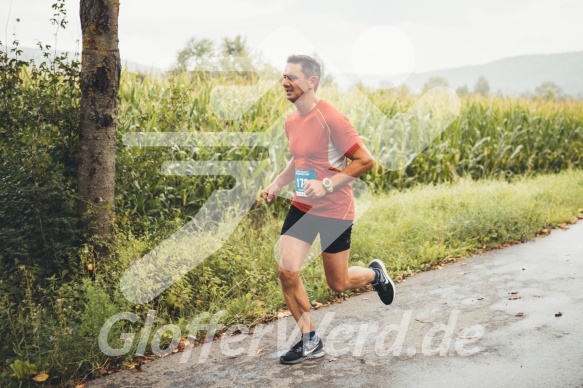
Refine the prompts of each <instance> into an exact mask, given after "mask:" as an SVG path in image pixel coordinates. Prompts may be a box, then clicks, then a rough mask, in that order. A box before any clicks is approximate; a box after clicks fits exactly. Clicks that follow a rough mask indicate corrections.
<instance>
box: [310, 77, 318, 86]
mask: <svg viewBox="0 0 583 388" xmlns="http://www.w3.org/2000/svg"><path fill="white" fill-rule="evenodd" d="M317 84H318V77H316V76H315V75H313V76H311V77H310V86H311V87H312V89H314V88H315V87H316V85H317Z"/></svg>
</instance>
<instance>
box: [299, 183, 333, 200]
mask: <svg viewBox="0 0 583 388" xmlns="http://www.w3.org/2000/svg"><path fill="white" fill-rule="evenodd" d="M304 192H305V193H306V197H308V198H310V199H318V198H322V197H323V196H325V195H326V193H328V192H327V191H326V189H325V188H324V186H323V185H322V181H318V180H315V179H312V180H309V181H306V183H304Z"/></svg>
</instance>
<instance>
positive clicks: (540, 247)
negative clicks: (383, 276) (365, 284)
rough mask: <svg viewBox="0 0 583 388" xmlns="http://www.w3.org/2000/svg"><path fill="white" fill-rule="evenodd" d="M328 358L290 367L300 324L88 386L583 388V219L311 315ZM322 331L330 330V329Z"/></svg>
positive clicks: (289, 322)
mask: <svg viewBox="0 0 583 388" xmlns="http://www.w3.org/2000/svg"><path fill="white" fill-rule="evenodd" d="M313 317H314V320H315V322H322V323H320V325H319V326H317V327H318V331H319V334H320V336H321V337H322V338H323V339H324V344H325V348H326V350H327V354H326V355H325V356H324V357H323V358H320V359H317V360H308V361H305V362H304V363H301V364H298V365H293V366H283V365H280V364H279V362H278V357H279V354H281V353H282V352H284V351H285V350H286V349H287V347H288V346H289V345H290V344H293V343H295V342H296V341H297V339H298V338H299V336H298V335H297V333H293V332H292V330H293V329H294V328H295V326H294V322H293V318H291V317H287V318H283V319H280V320H278V321H276V322H274V323H271V324H269V325H265V326H259V327H256V328H255V329H254V330H252V332H251V333H249V334H248V335H244V334H242V335H234V336H229V337H225V338H224V339H222V340H220V341H213V342H209V343H208V344H207V345H206V347H204V346H203V347H197V348H194V349H191V352H190V353H188V352H187V353H176V354H172V355H169V356H168V357H164V358H162V359H159V360H156V361H154V362H151V363H149V364H145V365H144V366H143V367H142V370H143V371H142V372H130V371H122V372H119V373H115V374H113V375H110V376H107V377H105V378H101V379H98V380H95V381H92V382H90V383H89V384H88V387H127V386H132V387H137V386H148V387H150V386H151V387H170V386H172V387H195V386H203V385H204V386H209V387H210V386H212V387H215V386H216V387H225V386H228V387H230V386H323V387H335V386H343V387H345V386H350V387H379V386H382V387H386V386H394V387H438V386H439V387H440V386H446V387H458V386H477V387H508V386H519V387H548V386H552V387H562V386H566V387H583V324H582V323H583V222H579V223H578V224H575V225H571V227H570V229H569V230H567V231H563V230H560V229H557V230H553V231H552V233H551V234H550V235H549V236H547V237H545V238H537V239H535V240H533V241H530V242H527V243H524V244H518V245H514V246H511V247H508V248H504V249H501V250H494V251H489V252H486V253H484V254H481V255H476V256H473V257H471V258H468V259H466V260H463V261H460V262H457V263H454V264H451V265H447V266H445V267H444V268H443V269H440V270H433V271H429V272H425V273H422V274H419V275H416V276H414V277H411V278H408V279H407V280H406V281H405V282H402V283H400V284H397V297H396V300H395V302H394V304H393V305H391V306H384V305H383V304H382V303H381V302H380V300H379V299H378V296H377V295H376V293H374V292H368V293H364V294H362V295H360V296H357V297H353V298H350V299H348V300H346V301H345V302H344V303H340V304H335V305H333V306H330V307H325V308H320V309H318V310H315V311H313ZM324 326H326V327H324Z"/></svg>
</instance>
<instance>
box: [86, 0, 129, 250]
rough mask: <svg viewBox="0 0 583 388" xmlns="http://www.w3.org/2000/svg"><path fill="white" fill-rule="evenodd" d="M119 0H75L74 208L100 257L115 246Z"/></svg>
mask: <svg viewBox="0 0 583 388" xmlns="http://www.w3.org/2000/svg"><path fill="white" fill-rule="evenodd" d="M118 13H119V0H81V4H80V16H81V30H82V37H83V52H82V57H81V58H82V59H81V74H80V87H81V121H80V128H79V197H80V200H79V207H78V211H79V213H80V217H81V219H82V223H83V227H84V229H85V231H86V235H87V237H88V238H90V239H91V241H92V242H93V244H94V248H95V252H96V253H97V254H98V255H99V256H101V257H103V256H107V255H109V254H110V253H111V252H113V250H114V249H115V248H114V246H115V238H114V235H113V225H112V222H113V204H114V190H115V151H116V132H117V101H118V93H119V82H120V81H119V78H120V73H121V62H120V57H119V48H118V42H119V41H118V35H117V31H118Z"/></svg>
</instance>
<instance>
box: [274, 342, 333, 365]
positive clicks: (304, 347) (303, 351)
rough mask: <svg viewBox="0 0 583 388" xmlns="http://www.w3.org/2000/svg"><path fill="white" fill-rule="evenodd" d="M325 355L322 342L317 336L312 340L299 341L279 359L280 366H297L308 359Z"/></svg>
mask: <svg viewBox="0 0 583 388" xmlns="http://www.w3.org/2000/svg"><path fill="white" fill-rule="evenodd" d="M324 354H325V352H324V342H322V339H321V338H320V337H319V336H318V337H316V339H315V341H314V340H306V341H304V340H303V339H301V340H300V342H298V343H297V344H295V345H294V346H293V347H292V348H291V349H290V350H288V351H287V353H286V354H284V355H283V356H281V357H280V358H279V362H281V363H282V364H297V363H299V362H302V361H304V360H307V359H309V358H319V357H322V356H323V355H324Z"/></svg>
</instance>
